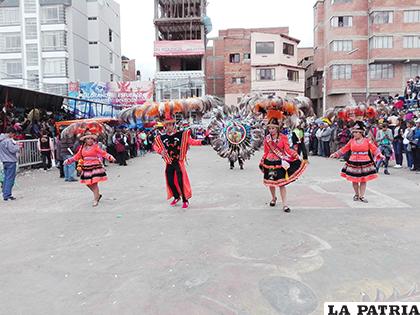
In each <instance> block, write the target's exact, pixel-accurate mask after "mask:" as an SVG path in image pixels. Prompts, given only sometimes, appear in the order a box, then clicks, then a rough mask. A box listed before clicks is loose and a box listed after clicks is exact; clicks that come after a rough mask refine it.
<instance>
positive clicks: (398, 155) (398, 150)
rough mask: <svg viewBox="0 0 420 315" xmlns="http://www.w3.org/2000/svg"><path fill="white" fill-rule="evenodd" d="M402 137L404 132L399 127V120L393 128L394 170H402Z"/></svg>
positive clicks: (401, 127) (400, 126)
mask: <svg viewBox="0 0 420 315" xmlns="http://www.w3.org/2000/svg"><path fill="white" fill-rule="evenodd" d="M403 135H404V130H403V126H402V125H401V120H398V122H397V125H396V126H395V128H394V135H393V136H394V140H393V141H392V146H393V147H394V154H395V163H396V165H395V166H394V168H402V162H403Z"/></svg>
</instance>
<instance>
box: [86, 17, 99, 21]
mask: <svg viewBox="0 0 420 315" xmlns="http://www.w3.org/2000/svg"><path fill="white" fill-rule="evenodd" d="M97 19H98V18H97V17H96V16H90V17H88V20H89V21H96V20H97Z"/></svg>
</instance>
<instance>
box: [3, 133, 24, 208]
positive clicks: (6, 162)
mask: <svg viewBox="0 0 420 315" xmlns="http://www.w3.org/2000/svg"><path fill="white" fill-rule="evenodd" d="M14 135H15V130H14V129H13V128H11V127H9V128H7V129H6V133H4V134H1V135H0V161H1V162H2V163H3V172H4V179H3V188H2V192H3V200H4V201H8V200H15V199H16V198H15V197H13V194H12V189H13V186H14V184H15V179H16V166H17V161H18V153H19V148H20V147H19V145H18V144H17V143H16V141H15V140H14V139H13V137H14Z"/></svg>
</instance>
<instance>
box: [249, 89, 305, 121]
mask: <svg viewBox="0 0 420 315" xmlns="http://www.w3.org/2000/svg"><path fill="white" fill-rule="evenodd" d="M253 101H254V104H255V105H254V113H256V114H262V115H263V117H264V118H265V119H266V120H267V121H268V123H267V126H275V127H280V125H281V123H283V124H285V125H286V126H290V127H292V126H296V125H297V122H298V118H299V107H298V102H297V101H296V100H289V99H282V98H281V97H265V96H262V95H256V96H255V99H254V100H253Z"/></svg>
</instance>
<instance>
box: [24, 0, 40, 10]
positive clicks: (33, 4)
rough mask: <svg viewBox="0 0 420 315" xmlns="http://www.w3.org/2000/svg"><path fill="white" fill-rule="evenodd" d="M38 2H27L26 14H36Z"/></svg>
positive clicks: (29, 0)
mask: <svg viewBox="0 0 420 315" xmlns="http://www.w3.org/2000/svg"><path fill="white" fill-rule="evenodd" d="M37 2H38V1H35V0H25V13H36V5H37Z"/></svg>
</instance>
